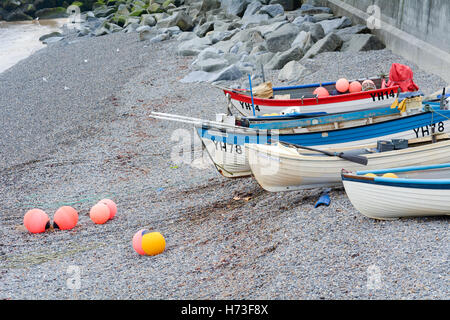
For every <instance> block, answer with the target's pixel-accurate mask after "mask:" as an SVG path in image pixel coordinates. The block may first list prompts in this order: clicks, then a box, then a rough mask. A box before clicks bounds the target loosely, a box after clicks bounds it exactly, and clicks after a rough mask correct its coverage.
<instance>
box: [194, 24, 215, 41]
mask: <svg viewBox="0 0 450 320" xmlns="http://www.w3.org/2000/svg"><path fill="white" fill-rule="evenodd" d="M212 30H214V21H209V22H205V23H204V24H202V25H201V26H199V27H198V28H197V30H196V32H195V34H196V35H197V36H199V37H200V38H202V37H204V36H205V35H206V34H207V33H208V32H209V31H212Z"/></svg>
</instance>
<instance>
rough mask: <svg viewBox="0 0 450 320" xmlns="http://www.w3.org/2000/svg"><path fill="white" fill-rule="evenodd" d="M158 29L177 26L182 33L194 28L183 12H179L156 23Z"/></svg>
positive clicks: (188, 17) (190, 19) (189, 18)
mask: <svg viewBox="0 0 450 320" xmlns="http://www.w3.org/2000/svg"><path fill="white" fill-rule="evenodd" d="M156 26H157V27H158V28H170V27H174V26H178V27H179V28H180V29H181V30H183V31H190V30H192V28H193V27H194V24H193V22H192V18H191V17H190V16H189V15H187V14H186V13H184V12H183V11H179V12H177V13H174V14H173V15H171V16H168V17H167V18H165V19H162V20H160V21H158V22H157V23H156Z"/></svg>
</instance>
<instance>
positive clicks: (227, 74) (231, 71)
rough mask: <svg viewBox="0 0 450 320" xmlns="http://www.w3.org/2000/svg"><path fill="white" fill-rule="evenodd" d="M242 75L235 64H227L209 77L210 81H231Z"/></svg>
mask: <svg viewBox="0 0 450 320" xmlns="http://www.w3.org/2000/svg"><path fill="white" fill-rule="evenodd" d="M241 77H242V72H241V71H240V70H239V68H238V67H236V66H235V65H232V66H229V67H227V68H225V69H223V70H222V71H220V72H218V73H217V74H215V75H214V76H213V77H212V78H211V80H210V81H211V82H216V81H233V80H237V79H239V78H241Z"/></svg>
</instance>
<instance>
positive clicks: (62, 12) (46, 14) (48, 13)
mask: <svg viewBox="0 0 450 320" xmlns="http://www.w3.org/2000/svg"><path fill="white" fill-rule="evenodd" d="M35 16H36V17H38V18H39V19H56V18H65V17H67V16H68V14H67V12H66V8H63V7H56V8H45V9H41V10H38V11H36V13H35Z"/></svg>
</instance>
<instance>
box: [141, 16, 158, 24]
mask: <svg viewBox="0 0 450 320" xmlns="http://www.w3.org/2000/svg"><path fill="white" fill-rule="evenodd" d="M140 23H141V25H143V26H150V27H153V26H155V25H156V19H155V18H154V17H153V16H152V15H151V14H143V15H142V16H141V22H140Z"/></svg>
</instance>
